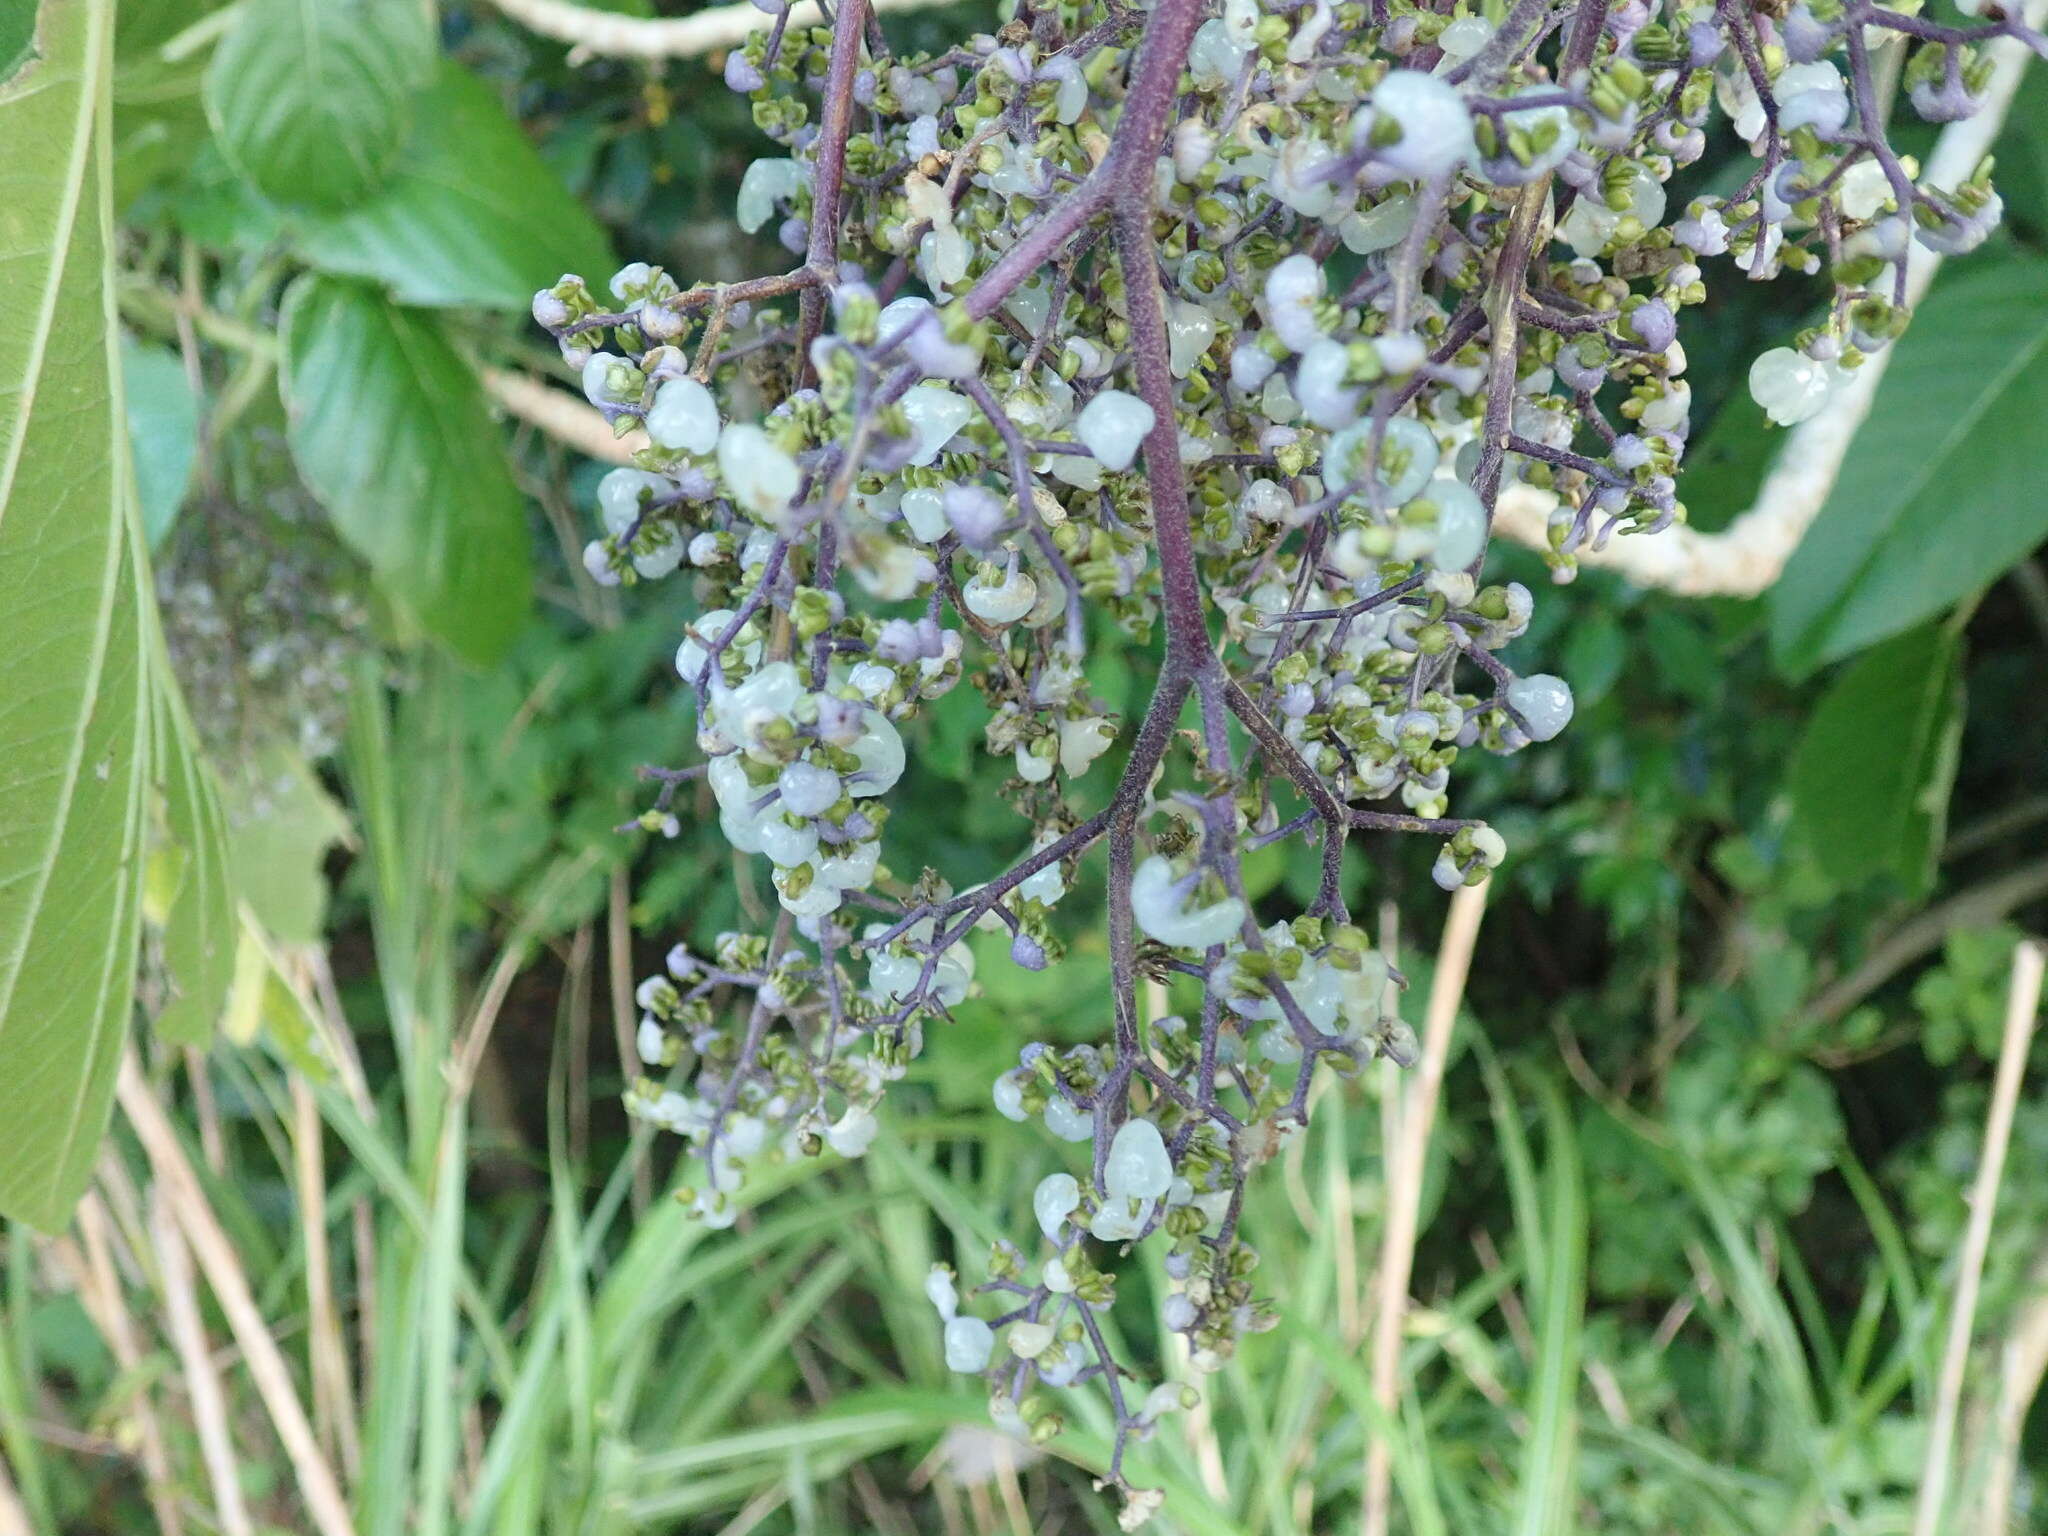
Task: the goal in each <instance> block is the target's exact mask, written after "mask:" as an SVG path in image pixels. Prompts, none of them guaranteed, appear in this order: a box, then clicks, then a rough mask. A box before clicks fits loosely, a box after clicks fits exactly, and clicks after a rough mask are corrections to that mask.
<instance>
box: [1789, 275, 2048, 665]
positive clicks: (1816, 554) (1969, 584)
mask: <svg viewBox="0 0 2048 1536" xmlns="http://www.w3.org/2000/svg"><path fill="white" fill-rule="evenodd" d="M2044 421H2048V261H2043V260H2040V259H2035V258H2029V259H2025V260H2015V261H2008V262H2001V263H1998V264H1997V265H1994V266H1990V267H1984V268H1980V269H1978V270H1976V271H1973V272H1967V273H1965V274H1963V275H1961V276H1959V277H1957V278H1956V279H1955V280H1954V281H1951V282H1944V283H1942V284H1941V285H1940V286H1938V287H1937V288H1936V289H1935V291H1934V293H1933V294H1932V295H1930V296H1929V298H1928V299H1927V301H1926V303H1925V304H1924V305H1922V306H1921V310H1920V313H1919V314H1918V315H1917V316H1916V317H1915V319H1914V324H1913V329H1912V330H1911V331H1910V332H1908V333H1907V335H1906V336H1905V338H1904V339H1903V340H1901V341H1900V342H1899V343H1898V356H1897V357H1895V358H1894V359H1893V360H1892V364H1891V370H1890V372H1888V373H1887V374H1886V375H1885V380H1884V385H1883V387H1882V388H1881V389H1880V390H1879V391H1878V397H1877V403H1876V405H1875V407H1874V409H1873V410H1872V411H1871V413H1870V419H1869V420H1868V421H1866V422H1865V423H1864V424H1863V428H1862V430H1861V431H1860V432H1858V433H1857V435H1856V441H1855V443H1854V445H1853V446H1852V447H1851V449H1850V453H1849V458H1848V461H1847V463H1846V464H1845V465H1844V466H1843V469H1842V474H1841V477H1840V479H1839V480H1837V482H1836V484H1835V489H1834V492H1833V494H1832V495H1831V496H1830V497H1829V498H1828V503H1827V505H1826V506H1825V507H1823V508H1822V509H1821V514H1820V517H1819V518H1818V519H1817V520H1816V521H1815V523H1814V525H1813V527H1812V529H1811V530H1810V531H1809V532H1808V533H1807V535H1806V539H1805V542H1804V543H1802V544H1801V545H1800V547H1799V549H1798V551H1797V552H1796V553H1795V554H1794V555H1793V557H1792V560H1791V562H1790V564H1789V565H1787V567H1786V569H1785V574H1784V576H1783V577H1782V578H1781V579H1780V580H1779V582H1778V584H1777V586H1776V587H1774V588H1773V589H1772V592H1771V647H1772V651H1773V654H1774V655H1775V656H1776V658H1777V660H1778V663H1779V665H1780V666H1782V667H1783V668H1784V669H1785V670H1786V671H1787V672H1789V673H1791V674H1793V675H1794V676H1802V675H1804V674H1806V673H1808V672H1811V671H1812V670H1813V669H1814V668H1816V667H1818V666H1820V665H1822V664H1823V663H1825V662H1828V661H1832V660H1835V659H1836V658H1838V657H1842V656H1847V655H1849V654H1850V653H1851V652H1853V651H1857V650H1860V649H1862V648H1863V647H1864V646H1866V645H1869V644H1871V643H1872V642H1873V641H1877V640H1882V639H1884V638H1885V637H1886V636H1888V635H1896V634H1898V633H1899V632H1901V631H1902V630H1906V629H1910V628H1912V627H1913V626H1914V625H1915V624H1918V623H1919V622H1920V621H1921V620H1923V619H1926V618H1929V617H1931V616H1932V615H1934V614H1937V613H1940V612H1941V611H1942V610H1944V609H1945V608H1947V607H1948V606H1949V605H1950V604H1952V603H1954V602H1955V601H1956V600H1957V599H1958V598H1961V597H1963V596H1966V595H1967V594H1969V593H1971V592H1974V591H1976V590H1977V589H1978V588H1979V587H1982V586H1983V585H1984V584H1985V583H1987V582H1989V581H1991V580H1992V579H1993V578H1994V577H1996V576H1997V575H1998V574H1999V573H2000V572H2001V571H2003V570H2005V569H2006V568H2007V567H2008V566H2010V565H2012V564H2013V563H2014V562H2015V561H2017V560H2018V559H2020V557H2021V556H2023V555H2025V554H2026V553H2027V552H2028V551H2029V550H2031V549H2032V548H2033V547H2034V546H2035V545H2037V544H2039V543H2040V542H2041V540H2042V539H2043V538H2048V496H2044V495H2042V494H2041V481H2042V477H2043V475H2044V473H2048V439H2044V437H2043V435H2042V423H2043V422H2044Z"/></svg>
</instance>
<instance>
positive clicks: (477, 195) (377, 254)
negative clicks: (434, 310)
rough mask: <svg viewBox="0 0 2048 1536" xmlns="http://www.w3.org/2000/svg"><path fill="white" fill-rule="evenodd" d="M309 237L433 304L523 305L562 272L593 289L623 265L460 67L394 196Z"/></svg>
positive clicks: (352, 267) (406, 299) (407, 298)
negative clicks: (582, 277) (585, 279)
mask: <svg viewBox="0 0 2048 1536" xmlns="http://www.w3.org/2000/svg"><path fill="white" fill-rule="evenodd" d="M299 236H300V239H299V244H300V249H301V250H302V252H303V253H304V255H305V256H306V258H307V259H308V260H309V261H311V262H312V263H313V264H314V265H315V266H317V267H320V268H322V269H324V270H326V271H329V272H335V273H340V274H343V275H345V276H349V277H363V278H369V279H371V280H372V281H374V282H377V283H380V284H382V285H383V286H384V287H385V288H387V289H389V290H390V292H391V294H392V296H393V297H394V298H396V299H397V300H398V301H399V302H400V303H401V304H418V305H426V306H430V307H439V306H455V305H476V306H480V307H483V308H493V309H524V308H526V306H527V305H528V304H530V303H531V302H532V300H533V295H534V291H535V290H536V289H539V288H544V287H546V286H548V285H549V284H550V283H553V282H554V281H555V280H556V279H557V278H559V277H560V276H561V275H562V274H563V273H564V272H579V273H585V274H588V275H590V277H591V278H592V280H593V281H595V280H597V278H598V276H599V275H600V274H608V273H609V272H610V271H611V269H612V267H613V266H614V265H615V263H614V262H613V261H612V259H611V253H610V249H609V247H608V245H607V242H606V240H605V236H604V231H603V230H601V229H600V228H599V227H598V224H597V221H596V220H595V219H593V218H592V217H591V216H590V214H589V213H588V212H586V211H585V209H584V207H583V205H582V204H581V203H579V202H578V201H577V200H576V199H575V197H574V196H572V195H571V193H570V191H569V189H568V188H567V187H566V186H565V185H563V183H562V178H561V176H560V175H559V174H557V173H556V171H555V170H554V168H553V167H551V166H550V165H548V164H547V162H546V161H544V160H542V159H541V157H540V155H539V153H538V152H537V151H536V150H535V149H534V147H533V146H532V145H531V144H530V143H528V142H527V139H526V136H525V134H523V133H522V132H521V131H520V128H519V125H518V123H516V122H514V121H513V120H512V118H511V117H509V116H508V115H507V114H506V112H505V109H504V107H502V106H501V105H499V102H498V97H497V94H496V92H495V91H493V90H492V89H491V87H490V86H488V85H486V84H485V83H484V82H483V81H481V80H479V79H478V78H477V77H476V76H475V75H473V74H471V73H470V72H469V71H468V70H466V69H464V68H462V66H461V65H459V64H456V63H455V62H453V61H452V60H444V61H443V62H442V64H441V69H440V73H439V75H438V76H437V77H436V79H435V81H434V84H433V85H432V86H431V87H430V88H429V89H428V90H427V91H426V93H425V94H424V95H423V96H422V97H421V98H420V103H419V128H418V130H417V131H416V132H415V133H414V135H413V142H412V144H411V146H410V147H409V148H408V150H407V151H406V154H405V158H404V160H403V161H402V162H401V164H400V166H399V168H398V169H397V170H396V171H395V172H394V173H393V174H392V177H391V180H390V182H389V183H388V184H387V185H386V186H385V188H384V190H383V191H382V192H381V193H379V194H378V195H377V196H376V197H374V198H372V199H371V200H370V201H368V202H366V203H363V204H362V205H361V206H359V207H356V208H352V209H350V210H348V211H347V212H345V213H341V214H337V215H335V216H333V217H329V218H310V219H307V220H305V221H304V222H303V224H302V227H301V228H300V231H299Z"/></svg>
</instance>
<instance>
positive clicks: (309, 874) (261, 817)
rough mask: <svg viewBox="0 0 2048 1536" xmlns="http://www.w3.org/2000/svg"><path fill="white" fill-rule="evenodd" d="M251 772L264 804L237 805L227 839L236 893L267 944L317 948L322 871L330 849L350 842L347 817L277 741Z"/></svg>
mask: <svg viewBox="0 0 2048 1536" xmlns="http://www.w3.org/2000/svg"><path fill="white" fill-rule="evenodd" d="M251 766H252V768H253V772H252V773H251V775H250V778H251V780H252V781H253V782H255V783H257V784H260V785H262V786H263V803H262V804H261V805H257V806H244V807H241V808H240V809H239V813H238V814H237V815H236V817H235V820H234V825H233V827H232V828H231V830H230V831H229V833H228V859H229V863H230V866H231V868H232V869H233V872H234V879H235V888H236V893H237V895H238V896H239V897H240V899H241V901H242V903H243V904H244V905H245V906H246V907H247V908H248V911H249V914H250V916H251V917H252V918H253V919H254V920H255V921H256V922H257V923H259V924H260V925H261V926H262V929H263V931H264V932H265V933H266V934H268V935H270V936H271V937H272V938H274V939H276V940H278V941H279V942H281V943H285V944H314V943H317V942H319V939H320V932H321V926H322V924H323V922H324V921H325V919H326V916H327V873H326V870H325V869H324V867H323V866H324V865H325V864H326V862H327V853H328V850H329V849H331V848H333V847H334V845H335V844H336V843H345V842H347V841H349V838H350V836H351V830H350V827H349V820H348V813H347V812H345V811H344V810H342V808H341V807H340V806H339V805H338V804H336V803H335V799H334V797H333V796H332V795H330V794H328V793H327V791H326V789H325V788H323V787H322V786H321V783H320V779H319V777H318V775H316V774H315V773H314V772H313V768H312V765H311V764H310V763H308V762H307V761H306V759H305V757H304V756H303V755H302V754H301V753H300V752H299V751H298V750H297V749H296V748H293V747H290V746H287V745H285V744H284V743H282V742H278V743H275V744H273V745H271V746H269V747H266V748H264V749H263V751H262V753H261V754H260V755H259V756H258V757H257V759H256V761H255V763H254V764H252V765H251Z"/></svg>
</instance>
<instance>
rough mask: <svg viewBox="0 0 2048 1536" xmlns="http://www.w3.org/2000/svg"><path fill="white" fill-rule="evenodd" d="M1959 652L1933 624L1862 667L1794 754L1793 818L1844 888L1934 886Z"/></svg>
mask: <svg viewBox="0 0 2048 1536" xmlns="http://www.w3.org/2000/svg"><path fill="white" fill-rule="evenodd" d="M1959 652H1960V645H1959V643H1958V639H1957V636H1956V635H1955V633H1954V632H1953V629H1952V628H1951V626H1948V625H1933V624H1929V625H1923V626H1922V627H1921V628H1919V629H1916V630H1912V631H1909V632H1908V633H1906V634H1903V635H1899V636H1897V637H1896V638H1894V639H1891V640H1888V641H1886V642H1885V643H1884V644H1883V645H1880V646H1878V647H1877V648H1876V649H1874V650H1872V651H1871V652H1870V653H1869V654H1867V655H1865V656H1862V657H1860V658H1858V660H1857V661H1856V663H1855V664H1854V665H1853V666H1851V667H1850V668H1849V669H1848V670H1847V671H1846V672H1844V673H1843V674H1842V675H1841V677H1839V678H1838V679H1836V681H1835V684H1834V686H1833V687H1832V688H1830V689H1829V690H1828V691H1827V693H1826V695H1825V696H1823V698H1822V699H1821V701H1820V706H1819V707H1818V708H1817V709H1816V710H1815V711H1814V714H1813V719H1812V720H1811V721H1810V722H1809V723H1808V725H1807V727H1806V734H1805V735H1804V736H1803V737H1801V738H1800V741H1799V746H1798V748H1797V749H1796V751H1795V752H1794V753H1793V757H1792V770H1791V777H1790V780H1789V787H1790V789H1791V793H1792V809H1793V814H1794V816H1795V817H1796V818H1797V819H1798V821H1799V823H1800V825H1801V826H1802V827H1803V828H1804V829H1805V831H1806V834H1807V837H1808V838H1809V839H1810V840H1811V842H1812V844H1813V850H1814V855H1815V857H1816V858H1817V859H1818V860H1819V862H1820V866H1821V868H1822V869H1823V870H1825V871H1826V872H1827V873H1828V875H1829V876H1830V877H1831V878H1833V879H1834V880H1836V881H1838V882H1840V883H1841V884H1842V885H1845V886H1848V885H1857V884H1860V883H1862V882H1863V881H1865V880H1867V879H1869V878H1870V877H1871V876H1873V875H1876V874H1879V873H1882V872H1885V871H1889V872H1891V873H1892V874H1894V875H1896V876H1897V877H1898V878H1899V879H1900V880H1901V881H1902V882H1903V883H1904V884H1905V885H1906V886H1907V887H1908V888H1909V889H1911V890H1913V891H1914V892H1916V893H1918V892H1921V891H1924V890H1925V889H1926V888H1927V887H1928V886H1929V885H1931V884H1932V883H1933V878H1934V863H1935V856H1936V855H1937V854H1938V853H1939V852H1940V849H1941V839H1942V833H1943V829H1944V827H1945V826H1946V825H1947V819H1948V796H1949V789H1950V787H1951V786H1952V785H1953V784H1954V782H1955V775H1956V756H1957V749H1958V747H1959V745H1960V743H1961V737H1962V729H1963V708H1962V704H1963V684H1962V670H1961V666H1960V656H1959Z"/></svg>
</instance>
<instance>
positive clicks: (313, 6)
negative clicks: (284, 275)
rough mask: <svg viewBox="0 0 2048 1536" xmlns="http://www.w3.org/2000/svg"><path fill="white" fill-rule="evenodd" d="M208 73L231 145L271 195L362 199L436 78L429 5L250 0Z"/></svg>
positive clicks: (389, 0)
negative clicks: (422, 92) (421, 95)
mask: <svg viewBox="0 0 2048 1536" xmlns="http://www.w3.org/2000/svg"><path fill="white" fill-rule="evenodd" d="M245 5H246V7H247V8H246V9H245V10H244V11H243V12H242V14H241V16H240V17H239V18H238V19H237V20H236V22H235V25H234V28H233V29H232V30H231V31H230V32H229V33H228V35H227V36H226V37H224V38H223V39H221V43H220V46H219V47H218V48H217V49H215V50H214V55H213V63H212V64H211V65H210V66H209V67H208V69H207V71H206V113H207V117H208V118H209V120H210V121H211V122H212V123H213V130H214V135H215V137H216V139H217V140H218V141H219V143H220V146H221V148H222V149H223V150H224V151H225V152H226V153H227V156H228V159H229V160H230V161H231V162H233V164H234V165H235V167H236V168H237V169H238V170H240V171H241V172H242V174H243V175H245V176H247V177H248V178H249V179H250V180H251V181H252V182H254V183H255V184H256V186H257V187H258V188H259V189H260V190H261V191H262V192H263V193H264V195H265V196H267V197H270V198H273V199H275V200H276V201H277V202H280V203H289V204H293V205H297V206H305V207H313V208H330V209H331V208H346V207H348V206H350V205H351V204H353V203H357V202H360V201H362V200H363V199H364V198H366V197H368V196H369V195H370V194H371V193H373V192H375V191H376V190H377V188H378V187H380V186H381V185H383V183H384V178H385V177H386V176H388V175H389V174H390V173H391V169H392V167H393V166H394V165H395V164H396V163H397V160H398V156H399V153H400V151H401V150H402V149H403V148H404V145H405V142H406V135H407V134H408V132H409V131H410V130H411V128H412V124H413V107H414V104H413V97H414V95H415V94H416V93H417V92H418V91H419V89H420V87H421V86H423V85H425V84H426V83H427V81H428V80H429V79H430V78H431V77H432V74H433V64H434V57H435V53H436V41H435V37H434V25H433V16H432V14H431V12H430V10H429V9H428V7H427V6H426V5H425V4H424V3H423V0H245Z"/></svg>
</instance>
